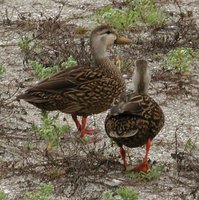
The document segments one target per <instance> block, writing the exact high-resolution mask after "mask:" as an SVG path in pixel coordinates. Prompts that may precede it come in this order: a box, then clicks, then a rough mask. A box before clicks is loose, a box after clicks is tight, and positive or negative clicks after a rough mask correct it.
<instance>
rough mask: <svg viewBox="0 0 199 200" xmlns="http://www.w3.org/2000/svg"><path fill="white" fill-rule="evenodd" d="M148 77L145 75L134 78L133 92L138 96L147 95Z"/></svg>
mask: <svg viewBox="0 0 199 200" xmlns="http://www.w3.org/2000/svg"><path fill="white" fill-rule="evenodd" d="M149 82H150V77H146V75H145V74H139V75H136V76H134V81H133V83H134V92H135V93H136V94H140V95H147V94H148V88H149Z"/></svg>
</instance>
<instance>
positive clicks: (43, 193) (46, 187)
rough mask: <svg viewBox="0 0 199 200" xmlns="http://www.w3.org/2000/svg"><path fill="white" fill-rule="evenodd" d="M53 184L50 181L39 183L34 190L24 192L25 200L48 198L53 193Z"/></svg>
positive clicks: (43, 199) (44, 199)
mask: <svg viewBox="0 0 199 200" xmlns="http://www.w3.org/2000/svg"><path fill="white" fill-rule="evenodd" d="M53 189H54V187H53V185H52V184H51V183H48V184H41V185H40V186H39V187H38V188H37V190H36V191H34V192H26V193H25V200H48V199H50V196H51V195H52V193H53Z"/></svg>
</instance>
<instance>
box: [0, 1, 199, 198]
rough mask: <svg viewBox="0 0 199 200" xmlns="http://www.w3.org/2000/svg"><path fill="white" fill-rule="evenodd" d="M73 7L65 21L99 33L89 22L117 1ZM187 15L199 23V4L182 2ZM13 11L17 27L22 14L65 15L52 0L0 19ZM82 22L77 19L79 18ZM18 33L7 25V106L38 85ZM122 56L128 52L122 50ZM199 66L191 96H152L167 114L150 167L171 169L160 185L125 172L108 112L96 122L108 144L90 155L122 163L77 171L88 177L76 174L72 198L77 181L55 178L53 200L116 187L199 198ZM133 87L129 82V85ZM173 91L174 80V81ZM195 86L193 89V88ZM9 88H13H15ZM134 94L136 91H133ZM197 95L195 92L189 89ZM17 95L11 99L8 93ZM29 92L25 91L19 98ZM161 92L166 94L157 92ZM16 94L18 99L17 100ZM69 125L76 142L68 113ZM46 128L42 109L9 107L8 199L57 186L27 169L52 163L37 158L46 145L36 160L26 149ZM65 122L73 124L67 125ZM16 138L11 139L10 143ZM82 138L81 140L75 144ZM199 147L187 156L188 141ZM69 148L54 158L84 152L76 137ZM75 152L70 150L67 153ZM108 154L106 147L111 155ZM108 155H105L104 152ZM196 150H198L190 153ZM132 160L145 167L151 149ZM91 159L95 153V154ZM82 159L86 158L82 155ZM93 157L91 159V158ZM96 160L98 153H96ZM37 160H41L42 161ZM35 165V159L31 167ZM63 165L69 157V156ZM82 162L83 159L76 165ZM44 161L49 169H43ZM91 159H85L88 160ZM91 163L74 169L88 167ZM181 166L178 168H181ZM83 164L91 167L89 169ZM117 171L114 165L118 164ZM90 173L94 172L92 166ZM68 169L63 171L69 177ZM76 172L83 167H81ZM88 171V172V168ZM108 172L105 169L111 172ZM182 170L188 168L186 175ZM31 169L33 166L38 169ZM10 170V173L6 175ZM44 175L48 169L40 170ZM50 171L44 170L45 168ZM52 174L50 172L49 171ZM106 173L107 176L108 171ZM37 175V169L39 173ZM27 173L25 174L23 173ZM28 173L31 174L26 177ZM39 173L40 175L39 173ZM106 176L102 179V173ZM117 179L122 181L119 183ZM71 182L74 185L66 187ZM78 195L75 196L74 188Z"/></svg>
mask: <svg viewBox="0 0 199 200" xmlns="http://www.w3.org/2000/svg"><path fill="white" fill-rule="evenodd" d="M67 2H68V4H67V5H65V6H64V9H63V11H62V14H61V19H64V20H66V19H70V20H69V23H75V24H78V25H79V24H80V25H82V24H83V25H84V26H86V27H88V28H89V29H92V28H93V27H94V26H95V22H93V21H90V20H89V19H88V18H87V17H86V16H87V15H89V14H90V13H91V12H92V10H93V9H96V8H101V7H102V6H103V5H106V4H107V3H110V1H108V0H107V1H106V0H103V1H89V0H84V1H80V0H75V1H72V0H71V1H67ZM160 4H161V5H162V8H164V9H166V10H167V11H168V10H169V11H173V12H175V11H176V10H177V8H176V6H174V5H173V4H172V2H170V3H165V2H160ZM181 5H182V9H184V10H191V11H193V14H194V17H195V18H196V23H197V24H198V23H199V20H198V18H199V11H198V7H199V2H198V1H193V0H190V1H188V2H187V1H183V2H181ZM6 9H7V12H8V16H9V18H11V20H13V21H14V20H16V19H17V16H18V14H19V13H22V12H23V13H26V12H30V11H31V12H33V13H34V14H33V16H31V17H33V18H35V19H38V18H40V17H41V16H40V12H44V13H45V15H46V16H55V15H56V14H57V12H58V10H59V4H57V3H55V2H53V1H50V0H45V1H36V0H35V1H30V0H28V1H22V0H12V1H8V0H4V1H3V0H2V1H0V16H2V19H1V21H2V20H3V19H5V10H6ZM74 13H75V17H76V18H77V19H75V20H74V19H72V18H74ZM13 27H14V26H10V27H9V26H7V25H3V24H2V23H1V25H0V63H2V64H4V65H5V66H6V73H5V74H4V75H2V76H0V91H1V93H2V95H1V96H0V98H2V99H4V98H6V97H8V100H6V102H10V101H11V100H12V99H14V95H15V91H16V89H17V87H18V82H21V83H22V82H25V84H24V85H25V86H26V87H27V86H28V85H32V84H34V83H36V81H37V80H36V79H35V78H34V73H33V70H32V69H30V68H31V66H30V65H28V66H25V67H24V66H23V62H22V61H23V55H22V54H21V51H20V49H19V48H18V47H17V45H16V44H17V42H18V41H19V40H20V38H21V36H22V35H23V34H25V33H24V32H23V31H21V30H19V29H16V28H15V27H14V28H13ZM120 52H122V49H121V50H120ZM150 66H151V67H152V68H153V67H154V66H155V67H156V68H158V67H159V65H158V63H156V62H153V61H152V62H150ZM198 69H199V68H198V65H196V66H195V69H194V74H193V79H194V80H196V81H197V82H196V83H195V84H194V87H193V89H192V90H191V91H190V94H187V95H186V94H184V93H181V94H179V95H173V96H172V95H170V96H168V95H167V94H166V92H165V89H163V88H164V85H165V81H161V80H160V81H157V80H152V87H150V94H151V95H152V96H153V97H154V99H155V100H157V102H159V103H160V105H161V107H162V108H163V111H164V113H165V118H166V123H165V126H164V128H163V129H162V131H161V132H160V133H159V135H158V136H157V137H156V138H155V139H154V141H153V146H152V149H151V152H150V160H151V161H152V162H155V163H156V165H155V166H153V167H156V166H158V165H163V166H165V167H164V170H163V172H162V174H161V176H160V178H159V179H155V180H150V181H146V180H144V181H143V180H136V179H133V178H129V177H128V176H127V175H126V173H125V172H124V171H123V167H122V166H121V165H120V164H119V162H117V161H120V158H119V152H118V149H117V148H116V147H115V146H113V147H111V142H110V140H109V139H108V138H107V136H106V134H105V132H104V125H103V123H104V118H105V116H106V112H105V113H101V114H99V115H96V116H94V119H93V117H90V118H89V124H90V126H91V127H92V126H93V122H96V126H97V128H99V129H100V130H101V134H100V137H101V138H102V139H103V140H102V141H101V142H100V143H99V144H97V145H92V144H90V145H86V147H85V149H86V150H87V151H88V152H89V153H90V152H94V154H97V153H99V160H100V159H106V160H109V159H110V160H111V161H114V162H113V164H112V165H114V166H111V167H110V166H109V165H103V167H102V168H103V169H102V168H99V170H98V171H96V172H95V173H96V174H95V173H94V174H89V173H87V171H86V170H87V169H86V168H85V169H82V168H81V167H80V168H78V166H74V167H73V166H72V168H74V169H76V168H77V169H80V170H81V173H80V174H79V175H78V173H77V172H76V171H75V170H74V171H73V170H72V172H71V173H70V177H72V178H71V180H73V181H74V182H73V184H74V185H75V184H77V185H78V187H77V189H76V190H74V191H75V193H74V194H72V196H70V197H69V194H70V192H71V190H73V189H74V188H73V187H72V186H71V185H72V183H71V185H70V181H67V175H63V176H61V178H59V179H58V180H56V179H52V180H51V179H50V181H51V182H52V183H53V185H54V186H55V193H54V196H53V197H52V198H51V199H56V200H58V199H72V200H73V199H74V200H78V199H100V198H101V194H102V193H103V192H104V191H106V190H109V189H110V190H111V189H114V188H115V186H130V187H132V188H133V189H134V190H135V191H137V192H139V199H140V200H154V199H160V200H178V199H179V200H180V199H185V200H187V199H190V200H192V199H199V186H198V183H199V164H198V161H199V153H198V152H199V151H198V150H199V114H198V113H199V103H198V100H199V96H198V80H199V79H198V78H199V70H198ZM130 82H131V80H127V84H128V86H129V85H130ZM166 84H168V86H169V85H170V84H173V83H170V82H169V81H168V82H166ZM190 84H193V83H191V82H190ZM8 86H9V88H8ZM129 87H130V86H129ZM188 88H190V87H188ZM8 89H9V92H7V93H6V91H7V90H8ZM21 91H23V89H20V91H18V92H17V93H19V92H21ZM157 91H159V92H157ZM9 95H10V96H9ZM63 118H66V119H67V122H68V124H70V126H71V133H72V134H71V135H72V136H71V137H72V138H73V135H77V134H75V133H74V132H75V126H74V123H73V121H72V120H71V118H70V116H66V115H63V114H60V116H59V120H58V121H59V122H58V123H63ZM33 122H35V123H40V111H39V109H35V108H34V107H33V106H32V105H29V104H27V103H24V102H23V103H22V104H19V103H18V102H15V101H14V102H12V103H11V104H10V105H9V107H8V108H7V107H6V108H1V116H0V128H1V129H2V130H1V132H0V162H1V165H2V166H4V167H2V168H1V169H0V171H1V172H0V176H1V177H0V191H4V192H5V193H7V194H8V199H20V198H23V194H24V192H25V191H28V190H30V191H32V190H33V189H34V188H35V187H36V186H38V185H39V183H40V182H48V181H49V179H48V178H45V177H43V176H42V175H41V176H39V175H38V174H39V173H38V174H37V175H35V174H34V173H32V172H33V171H34V170H33V171H32V170H30V171H28V170H27V168H26V167H24V168H23V166H26V162H27V163H29V161H30V160H31V162H30V163H39V160H42V159H43V160H45V159H44V158H41V157H42V156H40V155H37V153H38V154H39V153H41V154H42V153H43V152H42V150H44V147H43V146H42V145H41V152H35V153H34V155H29V153H27V152H26V151H24V152H23V153H22V150H23V148H24V144H26V143H27V142H28V141H29V140H31V139H32V137H33V136H34V133H33V130H32V129H31V124H32V123H33ZM64 123H65V122H64ZM9 138H10V139H9ZM73 139H74V138H73ZM190 139H191V141H192V142H193V144H194V149H193V150H192V151H191V153H190V152H189V151H186V148H185V147H186V144H187V141H188V140H190ZM63 140H64V141H63V142H62V146H63V148H64V150H65V151H67V149H68V152H64V153H63V154H60V150H58V151H55V152H52V155H53V157H54V158H56V155H59V156H60V155H62V156H63V155H65V156H66V158H68V156H69V155H70V153H71V154H73V152H70V151H75V148H77V149H78V148H80V149H81V148H84V147H82V145H81V144H79V143H77V144H76V143H75V144H73V145H77V147H74V146H72V145H71V142H69V143H70V144H67V140H68V136H67V137H66V138H63ZM67 145H68V146H67ZM104 147H105V148H104ZM102 150H103V153H102V152H101V151H102ZM189 150H190V149H189ZM127 151H128V154H129V155H130V157H131V161H130V163H131V164H135V163H137V162H138V160H140V159H141V158H142V156H143V154H144V148H136V149H128V150H127ZM176 151H177V153H180V152H181V153H182V154H183V156H182V158H178V159H174V158H173V157H172V155H173V154H175V153H176ZM88 152H87V153H88ZM79 153H80V154H82V156H83V157H84V156H85V153H84V152H83V153H82V152H81V151H79ZM86 155H87V154H86ZM89 155H90V154H89ZM34 156H35V160H34ZM29 158H30V160H29ZM62 159H63V157H62ZM74 159H75V158H74ZM15 160H16V163H15V166H14V168H16V173H15V172H14V171H9V170H8V171H7V170H5V168H6V167H5V165H4V164H5V163H6V162H7V163H9V164H8V166H7V168H8V169H9V168H12V167H11V165H14V164H13V162H14V161H15ZM43 160H42V162H43ZM83 160H84V159H83ZM83 160H82V161H81V159H80V162H79V163H78V162H77V161H74V162H72V164H71V165H73V164H77V163H78V164H79V165H81V162H82V163H83ZM177 161H178V162H177ZM82 165H83V164H82ZM110 165H111V164H110ZM27 166H29V165H28V164H27ZM89 166H90V165H89ZM64 167H65V166H62V167H61V170H64V171H65V169H64ZM75 167H76V168H75ZM87 167H88V166H87ZM106 167H107V169H104V168H106ZM179 168H180V169H179ZM30 169H31V167H30ZM3 170H5V172H4V171H3ZM38 170H40V168H38ZM42 170H43V169H42ZM47 170H48V169H47ZM103 170H104V171H105V173H104V174H103V173H102V174H100V171H103ZM36 171H37V170H36ZM20 172H21V173H20ZM23 172H25V173H23ZM34 172H35V171H34ZM98 173H99V174H98ZM116 180H117V181H116ZM66 183H67V184H66ZM71 188H72V189H71Z"/></svg>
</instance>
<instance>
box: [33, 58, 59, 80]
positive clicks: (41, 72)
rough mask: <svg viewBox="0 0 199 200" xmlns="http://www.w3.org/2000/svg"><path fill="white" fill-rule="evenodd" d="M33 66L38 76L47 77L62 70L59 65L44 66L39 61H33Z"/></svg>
mask: <svg viewBox="0 0 199 200" xmlns="http://www.w3.org/2000/svg"><path fill="white" fill-rule="evenodd" d="M31 64H32V67H33V69H34V70H35V75H36V77H38V78H46V77H48V76H49V75H51V74H54V73H57V72H58V71H60V69H59V67H58V66H54V67H44V66H43V65H42V64H40V63H39V62H37V61H32V63H31Z"/></svg>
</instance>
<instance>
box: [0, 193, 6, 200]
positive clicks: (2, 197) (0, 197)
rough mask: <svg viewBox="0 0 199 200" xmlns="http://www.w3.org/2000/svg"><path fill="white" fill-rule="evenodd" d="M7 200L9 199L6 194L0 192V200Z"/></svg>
mask: <svg viewBox="0 0 199 200" xmlns="http://www.w3.org/2000/svg"><path fill="white" fill-rule="evenodd" d="M6 198H7V195H6V193H5V192H3V191H0V200H6Z"/></svg>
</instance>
